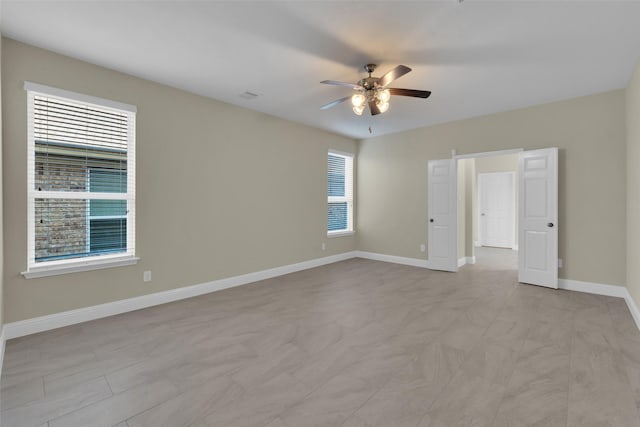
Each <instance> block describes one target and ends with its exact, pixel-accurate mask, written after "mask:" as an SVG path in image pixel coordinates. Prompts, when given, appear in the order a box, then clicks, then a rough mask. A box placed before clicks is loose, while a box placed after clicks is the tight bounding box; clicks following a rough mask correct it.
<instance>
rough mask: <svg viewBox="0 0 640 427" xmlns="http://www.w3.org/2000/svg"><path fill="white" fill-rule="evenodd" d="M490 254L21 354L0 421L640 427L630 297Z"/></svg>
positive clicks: (259, 290) (364, 268) (347, 271)
mask: <svg viewBox="0 0 640 427" xmlns="http://www.w3.org/2000/svg"><path fill="white" fill-rule="evenodd" d="M500 254H502V256H499V255H500ZM477 257H478V263H477V264H476V265H470V266H465V267H464V268H462V269H461V271H460V272H459V273H457V274H451V273H443V272H435V271H429V270H424V269H420V268H414V267H408V266H402V265H395V264H388V263H383V262H376V261H369V260H363V259H353V260H349V261H344V262H340V263H336V264H332V265H328V266H324V267H320V268H316V269H313V270H307V271H302V272H299V273H294V274H290V275H287V276H283V277H279V278H275V279H271V280H266V281H262V282H258V283H255V284H251V285H246V286H243V287H238V288H234V289H229V290H225V291H221V292H216V293H213V294H209V295H205V296H201V297H197V298H193V299H189V300H184V301H180V302H175V303H171V304H166V305H163V306H159V307H153V308H149V309H145V310H140V311H136V312H132V313H127V314H123V315H119V316H114V317H111V318H107V319H101V320H97V321H93V322H88V323H85V324H82V325H75V326H70V327H67V328H61V329H58V330H54V331H50V332H46V333H41V334H37V335H32V336H28V337H24V338H19V339H15V340H11V341H9V342H8V343H7V348H6V354H5V360H4V368H3V372H2V382H1V384H2V389H1V391H0V405H1V412H0V421H1V422H0V424H1V425H2V426H3V427H18V426H25V427H42V426H45V427H61V426H63V427H76V426H78V427H80V426H82V427H86V426H108V427H111V426H117V427H138V426H153V427H158V426H170V427H179V426H185V427H186V426H191V427H202V426H223V427H228V426H268V427H305V426H343V427H356V426H358V427H360V426H381V427H382V426H385V427H393V426H399V427H400V426H416V427H417V426H424V427H458V426H474V427H481V426H500V427H502V426H539V427H542V426H546V427H552V426H553V427H555V426H558V427H565V426H567V427H568V426H570V427H578V426H580V427H589V426H620V427H638V426H640V417H639V411H638V408H639V407H640V332H638V330H637V329H636V327H635V325H634V323H633V320H632V318H631V315H630V313H629V311H628V309H627V307H626V305H625V303H624V301H623V300H621V299H617V298H609V297H599V296H593V295H588V294H582V293H577V292H566V291H554V290H550V289H544V288H539V287H535V286H528V285H520V284H517V283H516V272H515V271H514V270H513V269H512V268H513V263H514V262H515V253H513V252H511V251H505V250H502V251H500V250H492V249H483V250H480V251H479V252H478V255H477ZM509 257H511V258H509Z"/></svg>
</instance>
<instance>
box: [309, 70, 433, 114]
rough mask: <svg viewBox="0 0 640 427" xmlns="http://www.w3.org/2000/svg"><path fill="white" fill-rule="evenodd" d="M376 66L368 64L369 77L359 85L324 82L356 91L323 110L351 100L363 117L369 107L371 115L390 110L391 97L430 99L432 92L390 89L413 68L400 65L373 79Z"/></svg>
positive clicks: (355, 111)
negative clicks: (391, 84) (392, 83)
mask: <svg viewBox="0 0 640 427" xmlns="http://www.w3.org/2000/svg"><path fill="white" fill-rule="evenodd" d="M376 67H377V65H376V64H367V65H365V66H364V69H365V71H366V72H367V73H369V77H365V78H364V79H361V80H360V81H359V82H358V83H356V84H353V83H344V82H337V81H335V80H323V81H321V82H320V83H324V84H327V85H336V86H346V87H350V88H351V89H353V90H354V91H355V93H354V94H353V95H351V96H345V97H344V98H340V99H336V100H335V101H332V102H330V103H328V104H325V105H323V106H322V107H320V109H321V110H326V109H328V108H331V107H335V106H336V105H338V104H341V103H343V102H344V101H346V100H348V99H351V105H352V107H353V112H354V113H356V114H357V115H359V116H361V115H362V112H363V111H364V109H365V107H366V106H367V105H369V111H371V115H372V116H375V115H377V114H381V113H384V112H385V111H387V110H388V109H389V98H391V95H400V96H412V97H415V98H428V97H429V95H431V92H429V91H428V90H416V89H398V88H394V87H390V88H388V87H387V85H388V84H389V83H391V82H392V81H394V80H395V79H397V78H399V77H402V76H404V75H405V74H407V73H408V72H409V71H411V68H409V67H407V66H406V65H398V66H397V67H396V68H394V69H393V70H391V71H389V72H387V73H386V74H384V75H383V76H382V77H371V73H373V72H374V70H375V69H376Z"/></svg>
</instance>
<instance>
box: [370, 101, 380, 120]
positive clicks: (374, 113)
mask: <svg viewBox="0 0 640 427" xmlns="http://www.w3.org/2000/svg"><path fill="white" fill-rule="evenodd" d="M369 110H371V115H372V116H377V115H378V114H380V109H379V108H378V106H377V105H376V102H375V101H369Z"/></svg>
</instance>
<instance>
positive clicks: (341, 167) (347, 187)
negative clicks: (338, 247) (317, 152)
mask: <svg viewBox="0 0 640 427" xmlns="http://www.w3.org/2000/svg"><path fill="white" fill-rule="evenodd" d="M327 195H328V200H327V202H328V211H327V232H328V234H329V235H331V234H338V233H344V232H352V231H353V156H352V155H349V154H344V153H338V152H334V151H329V156H328V160H327Z"/></svg>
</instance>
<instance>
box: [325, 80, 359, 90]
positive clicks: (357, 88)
mask: <svg viewBox="0 0 640 427" xmlns="http://www.w3.org/2000/svg"><path fill="white" fill-rule="evenodd" d="M320 83H324V84H326V85H334V86H346V87H350V88H351V89H356V90H361V89H363V87H362V86H360V85H356V84H353V83H345V82H337V81H335V80H323V81H321V82H320Z"/></svg>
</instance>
